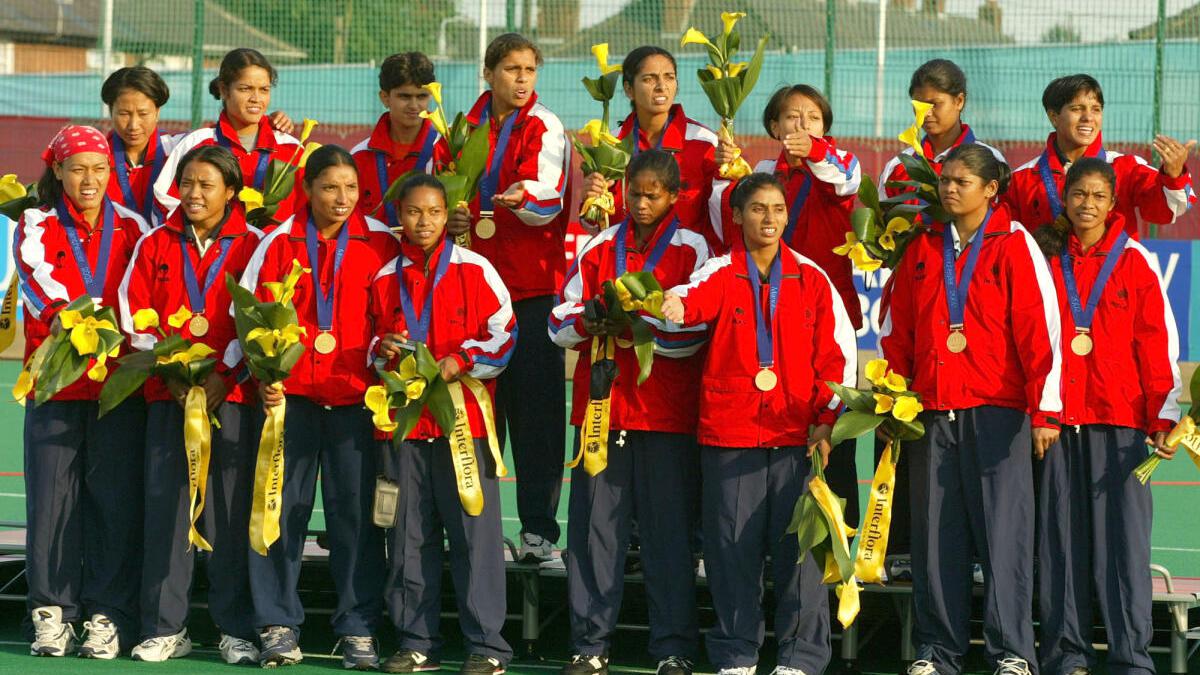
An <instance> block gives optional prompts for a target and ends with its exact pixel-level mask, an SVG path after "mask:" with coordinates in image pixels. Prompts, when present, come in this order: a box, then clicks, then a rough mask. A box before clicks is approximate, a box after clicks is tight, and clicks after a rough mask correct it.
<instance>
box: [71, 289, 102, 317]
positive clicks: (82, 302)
mask: <svg viewBox="0 0 1200 675" xmlns="http://www.w3.org/2000/svg"><path fill="white" fill-rule="evenodd" d="M63 309H64V311H67V310H74V311H76V312H82V313H83V316H92V315H93V314H95V312H96V303H95V302H92V297H91V296H90V295H88V294H87V293H84V294H83V295H81V296H79V297H78V298H75V299H74V300H72V301H71V304H69V305H67V306H66V307H64V308H63Z"/></svg>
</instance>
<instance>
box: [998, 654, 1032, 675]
mask: <svg viewBox="0 0 1200 675" xmlns="http://www.w3.org/2000/svg"><path fill="white" fill-rule="evenodd" d="M1030 673H1031V671H1030V670H1029V662H1028V661H1026V660H1025V659H1019V658H1016V657H1013V658H1007V659H1000V660H999V661H997V662H996V675H1030Z"/></svg>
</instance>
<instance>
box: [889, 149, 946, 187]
mask: <svg viewBox="0 0 1200 675" xmlns="http://www.w3.org/2000/svg"><path fill="white" fill-rule="evenodd" d="M897 157H899V158H900V163H901V164H903V165H904V169H905V170H906V171H907V172H908V177H909V178H911V179H913V180H914V181H916V182H918V183H928V184H929V185H937V182H938V175H937V173H936V172H935V171H934V170H933V167H931V166H930V165H929V160H927V159H925V158H924V157H918V156H916V155H910V154H908V153H907V152H902V153H900V154H899V155H897Z"/></svg>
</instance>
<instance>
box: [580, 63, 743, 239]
mask: <svg viewBox="0 0 1200 675" xmlns="http://www.w3.org/2000/svg"><path fill="white" fill-rule="evenodd" d="M676 70H677V69H676V67H675V57H674V56H672V55H671V52H668V51H667V50H665V49H663V48H662V47H654V46H644V47H638V48H637V49H634V50H633V51H631V52H629V54H628V55H626V56H625V61H624V62H623V63H622V64H621V81H622V83H623V86H624V88H625V96H626V98H628V99H629V103H630V105H631V107H632V108H633V112H631V113H630V114H629V116H628V117H626V118H625V121H624V122H623V123H622V124H621V128H620V130H619V131H618V132H617V138H621V139H625V138H628V137H630V136H632V137H633V154H634V156H637V154H638V153H640V152H644V151H646V150H650V149H654V148H657V149H661V150H665V151H667V152H669V153H671V154H672V155H673V156H674V157H675V161H676V162H677V163H678V165H679V175H680V177H681V180H680V187H679V199H678V201H676V202H675V211H676V213H678V214H679V221H680V223H682V224H683V226H684V227H685V228H687V229H690V230H692V231H694V232H699V233H700V234H702V235H704V238H705V240H706V241H708V243H709V247H710V248H712V249H713V250H714V251H718V252H721V253H723V252H725V251H727V250H728V249H729V247H730V246H731V245H732V240H733V239H734V238H736V237H737V236H740V235H741V233H739V232H736V228H735V232H734V236H733V237H728V236H726V235H725V233H724V232H722V231H721V228H720V224H721V223H720V221H719V216H720V213H719V212H717V213H715V214H714V213H711V212H710V210H709V203H710V201H711V197H712V194H713V181H714V179H716V178H717V163H716V161H715V159H714V157H715V153H716V147H717V134H716V133H715V132H713V130H712V129H709V128H708V127H706V126H704V125H703V124H700V123H699V122H697V121H696V120H693V119H692V118H690V117H688V116H687V114H685V113H684V112H683V106H682V105H680V104H678V103H676V102H675V96H676V94H677V93H678V92H679V80H678V79H677V78H676ZM584 181H585V185H584V195H583V198H584V199H587V198H588V197H592V196H597V195H600V194H602V193H603V192H604V191H605V190H606V189H607V190H611V191H612V193H613V197H614V198H615V202H616V203H615V207H616V212H615V213H614V214H613V216H612V217H611V219H610V221H611V222H614V223H616V222H620V221H622V220H624V219H625V217H626V215H627V214H626V212H625V200H624V197H625V195H624V187H622V186H621V185H620V183H621V181H617V182H616V183H615V184H613V185H611V186H609V185H607V183H606V181H605V180H604V178H603V177H602V176H601V175H600V174H598V173H594V174H591V175H590V176H585V177H584ZM717 204H718V205H719V202H717ZM714 216H716V217H714ZM583 226H584V227H585V228H592V229H593V230H594V229H595V227H596V226H595V224H593V223H588V222H586V221H584V222H583Z"/></svg>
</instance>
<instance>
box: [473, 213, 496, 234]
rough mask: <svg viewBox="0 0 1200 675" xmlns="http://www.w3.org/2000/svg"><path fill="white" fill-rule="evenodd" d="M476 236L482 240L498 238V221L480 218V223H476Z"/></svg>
mask: <svg viewBox="0 0 1200 675" xmlns="http://www.w3.org/2000/svg"><path fill="white" fill-rule="evenodd" d="M475 236H477V237H479V238H480V239H491V238H492V237H494V236H496V221H494V220H492V219H491V218H487V217H484V218H480V219H479V222H478V223H475Z"/></svg>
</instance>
